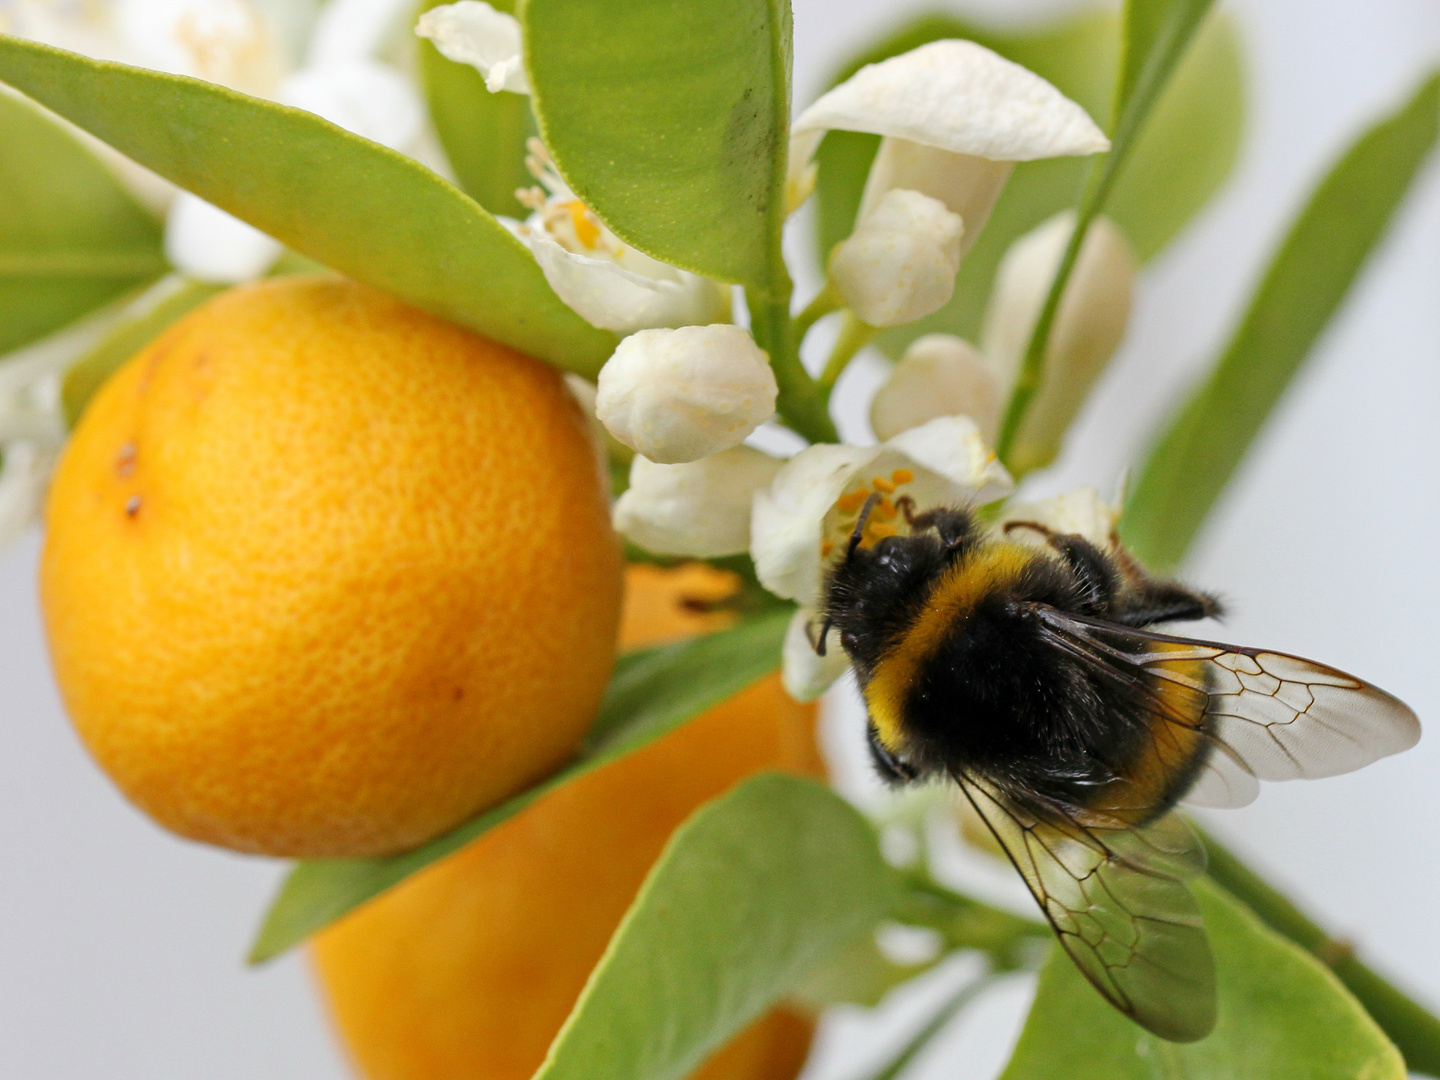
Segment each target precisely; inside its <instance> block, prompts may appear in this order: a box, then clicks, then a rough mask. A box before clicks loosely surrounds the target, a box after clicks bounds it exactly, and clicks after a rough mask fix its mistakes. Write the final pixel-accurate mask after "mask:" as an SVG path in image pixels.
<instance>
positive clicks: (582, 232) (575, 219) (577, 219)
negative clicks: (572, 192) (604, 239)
mask: <svg viewBox="0 0 1440 1080" xmlns="http://www.w3.org/2000/svg"><path fill="white" fill-rule="evenodd" d="M565 209H566V210H568V211H570V224H572V225H574V226H575V239H576V240H579V241H580V243H582V244H584V245H585V246H586V247H587V248H593V247H594V246H595V244H596V242H597V241H599V239H600V227H599V226H598V225H596V224H595V219H594V217H592V216H591V214H590V211H589V210H587V209H585V204H584V203H583V202H581V201H580V200H579V199H573V200H571V201H570V202H568V203H566V204H565Z"/></svg>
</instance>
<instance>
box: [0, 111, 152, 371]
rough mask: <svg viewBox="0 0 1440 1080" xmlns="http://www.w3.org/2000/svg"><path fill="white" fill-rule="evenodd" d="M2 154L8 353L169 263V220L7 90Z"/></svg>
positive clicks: (1, 286) (2, 319)
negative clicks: (164, 233) (163, 237)
mask: <svg viewBox="0 0 1440 1080" xmlns="http://www.w3.org/2000/svg"><path fill="white" fill-rule="evenodd" d="M0 151H3V152H0V353H6V352H9V351H10V350H12V349H16V348H19V347H20V346H21V345H25V344H28V343H29V342H31V341H35V340H37V339H39V338H42V337H44V336H46V335H47V334H51V333H53V332H55V331H56V330H59V329H60V328H61V327H64V326H67V325H69V324H70V323H72V322H74V321H75V320H76V319H78V318H80V316H82V315H84V314H86V313H87V312H89V311H92V310H94V309H95V308H98V307H100V306H101V305H103V304H105V303H107V302H109V301H111V300H114V299H116V298H118V297H120V296H122V295H124V294H125V293H127V292H129V291H131V290H133V289H135V288H137V287H138V286H140V285H143V284H145V283H146V282H148V281H152V280H154V279H155V278H157V277H159V276H160V275H161V274H163V273H165V271H166V270H167V269H168V266H167V264H166V262H165V255H164V252H163V251H162V250H161V246H160V226H159V224H158V223H157V222H156V221H155V220H154V219H153V218H151V217H150V215H148V214H147V213H146V212H145V211H144V210H143V209H141V207H140V206H139V205H138V204H137V203H136V202H135V200H134V199H132V198H131V197H130V194H129V193H128V192H127V191H126V190H125V188H124V187H123V186H122V185H121V184H120V182H119V181H118V180H117V179H116V178H115V176H114V175H113V174H112V173H111V172H110V170H109V169H107V168H106V167H105V166H104V165H103V164H102V163H101V162H100V160H99V159H98V158H97V157H96V156H95V155H94V154H93V153H92V152H91V151H90V150H89V149H88V148H87V147H85V146H83V145H81V143H80V142H79V140H77V139H76V138H75V137H74V136H73V135H72V134H70V132H68V131H66V130H64V129H63V128H61V127H60V125H59V124H57V123H55V121H54V120H53V119H51V118H50V117H48V116H45V115H44V114H42V113H41V112H40V110H39V109H37V108H35V106H34V105H32V104H30V103H29V102H27V101H24V100H22V99H20V98H17V97H15V96H14V95H12V94H0Z"/></svg>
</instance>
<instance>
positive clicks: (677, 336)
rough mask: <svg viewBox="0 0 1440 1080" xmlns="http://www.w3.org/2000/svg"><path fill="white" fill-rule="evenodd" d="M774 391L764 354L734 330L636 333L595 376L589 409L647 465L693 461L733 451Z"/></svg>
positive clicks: (762, 416) (726, 326)
mask: <svg viewBox="0 0 1440 1080" xmlns="http://www.w3.org/2000/svg"><path fill="white" fill-rule="evenodd" d="M778 393H779V388H778V387H777V386H776V384H775V375H774V373H773V372H772V371H771V370H770V364H769V363H768V361H767V358H766V356H765V352H764V350H762V349H761V348H760V347H759V346H758V345H756V344H755V341H754V339H753V338H751V336H750V335H749V334H748V333H747V332H746V331H745V330H743V329H741V328H740V327H738V326H734V325H732V324H730V323H717V324H715V325H712V326H682V327H680V328H679V329H676V330H642V331H640V332H639V333H638V334H631V335H630V336H629V337H628V338H626V339H625V340H624V341H622V342H621V343H620V347H619V348H618V349H616V350H615V353H614V355H613V356H611V357H610V359H609V361H607V362H606V364H605V366H604V368H602V369H601V371H600V382H599V393H598V394H597V396H596V401H595V409H596V414H597V415H598V416H599V417H600V422H601V423H602V424H604V425H605V426H606V427H607V428H608V429H609V430H610V433H611V434H613V435H614V436H615V437H616V438H617V439H619V440H620V441H621V442H622V443H624V444H625V445H626V446H628V447H630V448H631V449H632V450H634V451H636V452H637V453H639V454H642V455H644V456H645V457H647V458H649V459H650V460H651V461H658V462H661V463H663V464H676V463H678V462H684V461H695V460H696V459H698V458H702V457H706V456H708V455H710V454H718V453H719V452H720V451H721V450H728V449H730V447H732V446H738V445H739V444H740V443H741V442H743V441H744V440H745V437H746V436H747V435H749V434H750V433H751V432H752V431H754V430H755V428H756V427H758V426H759V425H760V424H761V423H762V422H763V421H765V420H768V419H769V418H770V417H771V416H773V415H774V413H775V398H776V396H777V394H778Z"/></svg>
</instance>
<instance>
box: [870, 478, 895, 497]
mask: <svg viewBox="0 0 1440 1080" xmlns="http://www.w3.org/2000/svg"><path fill="white" fill-rule="evenodd" d="M870 483H871V484H872V485H874V487H875V490H876V491H878V492H880V494H882V495H889V494H891V493H892V492H893V491H894V490H895V485H894V484H892V483H891V482H890V481H889V480H886V479H885V478H884V477H883V476H876V477H873V478H872V479H871V480H870Z"/></svg>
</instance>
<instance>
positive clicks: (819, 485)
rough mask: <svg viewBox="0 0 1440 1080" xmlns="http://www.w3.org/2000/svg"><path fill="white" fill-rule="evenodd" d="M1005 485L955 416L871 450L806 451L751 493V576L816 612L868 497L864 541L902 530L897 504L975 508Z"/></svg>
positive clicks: (1001, 471)
mask: <svg viewBox="0 0 1440 1080" xmlns="http://www.w3.org/2000/svg"><path fill="white" fill-rule="evenodd" d="M1012 487H1013V485H1012V483H1011V481H1010V476H1009V474H1008V473H1007V472H1006V471H1005V467H1004V466H1003V465H1001V464H1000V462H999V461H998V460H997V459H996V457H995V455H994V453H993V452H992V451H991V450H990V448H989V447H988V446H986V445H985V443H984V441H983V440H982V439H981V438H980V432H979V429H978V428H977V427H976V425H975V422H974V421H973V420H971V419H969V418H968V417H964V416H944V417H940V418H938V419H935V420H931V421H930V422H929V423H927V424H922V425H921V426H920V427H916V428H911V429H910V430H908V431H903V432H901V433H900V434H899V435H897V436H895V437H894V438H893V439H889V440H887V441H885V442H883V443H880V444H879V445H877V446H848V445H845V444H835V443H822V444H819V445H816V446H811V447H809V448H807V449H805V450H802V451H801V452H800V453H799V454H797V455H795V457H793V458H791V459H790V460H789V461H788V462H786V464H785V466H784V468H782V469H781V470H780V471H779V473H778V474H776V477H775V480H774V482H773V483H772V484H771V485H770V487H769V488H768V489H766V490H764V491H761V492H760V493H758V494H757V495H756V497H755V508H754V515H753V517H752V518H751V522H750V556H751V558H753V559H754V560H755V573H756V575H757V576H758V577H759V579H760V583H761V584H762V585H764V586H765V587H766V588H767V589H769V590H770V591H771V592H773V593H775V595H777V596H782V597H785V598H786V599H788V600H794V601H796V602H797V603H799V604H800V605H801V606H802V607H810V608H814V607H817V606H818V605H819V602H820V598H821V590H822V586H823V582H824V576H825V568H826V566H827V565H829V563H830V561H831V560H832V559H835V558H839V557H840V555H841V554H843V552H844V550H845V545H846V544H847V543H848V542H849V538H850V533H851V531H852V530H853V529H854V527H855V524H856V519H857V517H858V516H859V514H860V511H861V508H862V507H863V506H864V505H865V501H866V500H867V499H868V498H869V497H870V496H871V495H872V494H878V495H879V496H880V498H881V501H880V503H879V505H878V506H877V507H876V508H875V509H874V510H873V512H872V513H871V515H870V518H869V521H868V524H867V526H866V531H865V536H866V539H867V540H877V539H879V538H881V537H883V536H887V535H893V534H894V533H896V532H899V531H901V530H902V529H903V528H904V521H903V514H904V508H905V506H906V505H907V504H906V503H905V500H906V499H908V500H910V502H909V505H910V506H911V507H912V508H913V510H914V511H915V512H923V511H925V510H927V509H930V508H932V507H936V506H967V505H983V504H984V503H988V502H993V501H994V500H995V499H999V498H1002V497H1003V496H1005V495H1008V494H1009V493H1010V491H1011V489H1012Z"/></svg>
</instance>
